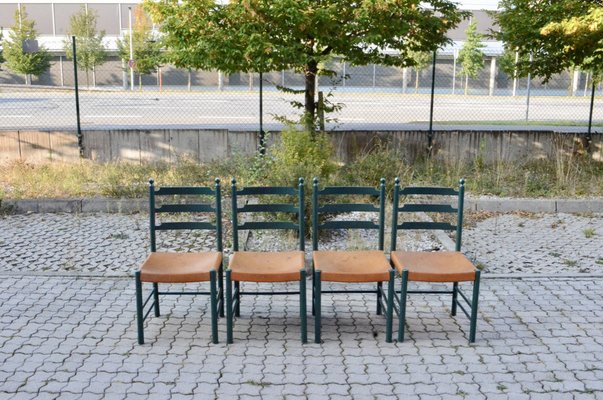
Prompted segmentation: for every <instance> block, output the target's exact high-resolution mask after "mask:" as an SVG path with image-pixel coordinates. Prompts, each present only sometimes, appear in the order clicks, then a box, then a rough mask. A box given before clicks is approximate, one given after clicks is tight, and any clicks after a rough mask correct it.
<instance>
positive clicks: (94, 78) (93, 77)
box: [92, 66, 96, 87]
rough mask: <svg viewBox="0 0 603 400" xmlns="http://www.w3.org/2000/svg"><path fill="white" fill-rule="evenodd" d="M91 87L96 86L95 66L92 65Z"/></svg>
mask: <svg viewBox="0 0 603 400" xmlns="http://www.w3.org/2000/svg"><path fill="white" fill-rule="evenodd" d="M92 87H96V67H95V66H93V67H92Z"/></svg>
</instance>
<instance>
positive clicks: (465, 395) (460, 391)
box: [456, 390, 468, 397]
mask: <svg viewBox="0 0 603 400" xmlns="http://www.w3.org/2000/svg"><path fill="white" fill-rule="evenodd" d="M456 395H457V396H461V397H467V395H468V393H467V392H465V391H464V390H457V391H456Z"/></svg>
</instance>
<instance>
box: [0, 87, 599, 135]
mask: <svg viewBox="0 0 603 400" xmlns="http://www.w3.org/2000/svg"><path fill="white" fill-rule="evenodd" d="M294 98H295V97H292V96H287V95H284V94H281V93H276V92H267V93H265V95H264V104H263V109H264V111H263V116H264V124H265V127H266V128H267V129H272V128H276V127H278V126H280V124H279V123H278V121H277V120H276V119H275V118H274V117H275V116H287V117H289V118H295V117H294V111H295V110H294V109H293V108H292V107H291V105H290V104H289V101H290V100H292V99H294ZM296 100H298V101H299V100H301V96H298V97H297V98H296ZM333 100H334V101H335V102H339V103H343V104H344V106H343V107H342V109H341V110H340V111H338V112H337V113H333V114H330V115H329V116H330V117H332V118H336V120H337V121H336V122H333V123H330V124H329V126H339V127H340V128H348V129H384V128H388V129H394V128H400V127H401V125H404V126H405V127H406V128H409V127H425V126H426V124H427V121H429V105H430V97H429V95H409V94H406V95H403V94H394V93H376V92H364V93H338V94H336V95H335V96H334V97H333ZM595 105H597V104H595ZM80 110H81V124H82V127H83V128H84V129H96V128H98V129H106V128H128V127H131V128H133V127H137V128H139V127H147V128H151V127H168V128H171V127H181V128H185V127H191V128H192V127H194V128H230V129H233V128H234V129H237V128H242V129H257V127H258V123H259V95H258V93H257V92H162V93H159V92H134V93H130V92H121V91H119V92H117V91H104V92H99V91H95V92H88V91H85V90H83V91H81V92H80ZM588 110H589V99H588V98H584V97H575V98H570V97H532V98H531V99H530V108H529V119H530V120H546V121H581V122H584V123H586V122H587V121H588ZM525 118H526V98H525V97H517V98H512V97H502V96H501V97H488V96H468V97H466V96H462V95H456V96H453V95H436V98H435V111H434V121H435V126H436V127H437V126H438V122H439V121H506V120H509V121H522V120H525ZM593 118H594V120H595V121H602V120H603V108H602V107H595V112H594V116H593ZM460 124H462V123H460ZM75 126H76V113H75V101H74V93H73V92H70V91H46V92H44V91H18V90H15V89H10V90H5V89H0V129H39V128H42V129H65V128H67V129H74V128H75ZM440 126H441V125H440ZM580 129H583V128H580Z"/></svg>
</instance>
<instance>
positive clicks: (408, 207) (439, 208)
mask: <svg viewBox="0 0 603 400" xmlns="http://www.w3.org/2000/svg"><path fill="white" fill-rule="evenodd" d="M457 211H458V209H456V208H454V207H452V206H451V205H450V204H404V205H403V206H402V207H400V208H398V212H443V213H455V212H457Z"/></svg>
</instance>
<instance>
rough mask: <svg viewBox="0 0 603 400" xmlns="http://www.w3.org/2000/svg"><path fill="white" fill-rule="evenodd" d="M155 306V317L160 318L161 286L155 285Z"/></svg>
mask: <svg viewBox="0 0 603 400" xmlns="http://www.w3.org/2000/svg"><path fill="white" fill-rule="evenodd" d="M153 305H154V307H155V316H156V317H159V316H160V315H161V314H160V312H159V284H158V283H153Z"/></svg>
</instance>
